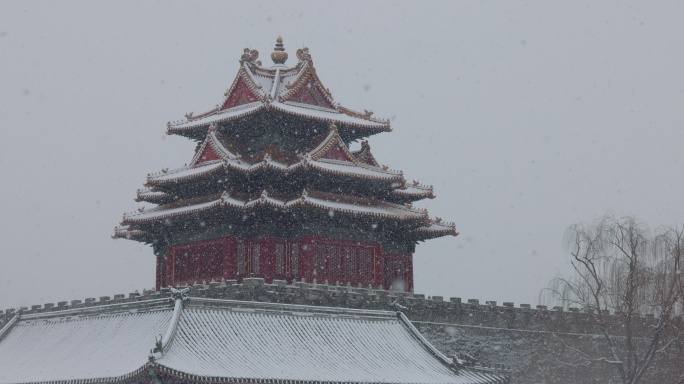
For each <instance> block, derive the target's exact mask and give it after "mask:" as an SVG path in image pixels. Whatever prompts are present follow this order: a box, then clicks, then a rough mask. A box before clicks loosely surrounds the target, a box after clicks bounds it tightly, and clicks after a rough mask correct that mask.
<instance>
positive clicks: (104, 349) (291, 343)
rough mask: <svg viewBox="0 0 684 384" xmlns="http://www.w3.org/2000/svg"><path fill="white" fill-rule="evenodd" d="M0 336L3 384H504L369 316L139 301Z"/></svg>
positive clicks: (26, 325)
mask: <svg viewBox="0 0 684 384" xmlns="http://www.w3.org/2000/svg"><path fill="white" fill-rule="evenodd" d="M175 292H176V293H178V292H180V291H175ZM5 333H6V334H5V336H4V338H1V339H0V383H3V384H4V383H36V382H54V383H59V382H68V383H95V382H105V381H106V382H122V381H124V380H134V381H135V380H137V379H143V378H148V377H150V375H156V376H157V377H158V378H159V377H160V375H162V376H165V377H168V378H171V379H174V378H175V379H179V378H180V379H184V381H186V382H206V381H220V382H232V383H274V382H278V383H283V384H292V383H296V382H308V383H406V384H408V383H416V384H418V383H426V384H427V383H453V384H459V383H463V384H465V383H483V384H485V383H504V382H505V378H503V377H501V376H498V375H494V374H491V373H484V372H480V371H477V370H472V369H469V368H464V367H457V366H456V365H454V364H453V363H452V360H451V359H450V358H447V357H446V356H444V355H442V354H441V353H440V352H439V351H437V350H436V349H435V348H434V347H433V346H432V345H431V344H430V343H429V342H428V341H427V340H426V339H425V338H423V337H422V336H421V335H420V333H419V332H418V331H417V330H416V329H415V327H413V325H412V324H411V323H410V322H409V321H408V319H406V317H405V316H404V315H403V314H395V313H394V312H387V311H377V310H375V311H373V310H357V309H344V308H328V307H312V306H303V305H292V304H272V303H256V302H244V301H233V300H224V299H207V298H196V297H192V298H185V299H182V298H181V295H177V296H176V297H175V301H171V302H169V300H166V299H143V300H141V301H138V302H134V303H125V304H113V305H100V306H98V305H96V306H95V307H86V308H81V309H70V310H63V311H56V312H47V313H37V314H32V315H27V316H25V317H24V318H21V319H20V320H19V321H17V322H16V323H15V324H13V325H11V327H10V329H9V330H7V331H5ZM155 346H156V348H155ZM152 349H154V351H152Z"/></svg>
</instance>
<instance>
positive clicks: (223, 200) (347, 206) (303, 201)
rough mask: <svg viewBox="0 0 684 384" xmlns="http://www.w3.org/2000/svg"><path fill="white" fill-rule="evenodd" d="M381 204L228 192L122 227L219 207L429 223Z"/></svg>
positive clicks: (420, 213)
mask: <svg viewBox="0 0 684 384" xmlns="http://www.w3.org/2000/svg"><path fill="white" fill-rule="evenodd" d="M377 203H378V204H376V205H373V206H368V207H369V209H364V208H365V206H363V205H355V204H352V203H347V202H342V203H341V202H339V201H328V200H327V199H324V198H318V197H315V196H309V195H308V193H307V192H306V191H304V192H303V193H302V195H301V196H300V197H298V198H294V199H290V200H278V199H274V198H271V197H269V196H268V195H267V194H266V193H265V191H264V193H263V194H262V196H261V197H259V198H257V199H253V200H248V201H242V200H237V199H234V198H232V197H230V196H229V194H228V192H224V193H223V195H222V196H221V197H220V198H219V199H215V200H210V201H206V202H203V203H198V204H192V205H187V206H179V207H173V208H165V207H164V206H159V207H155V208H152V209H151V210H148V211H145V210H142V211H137V212H135V211H134V212H129V213H125V214H124V216H123V220H122V223H121V224H122V226H125V225H131V224H143V223H149V222H155V221H160V220H165V219H170V218H174V217H178V216H187V215H192V214H196V213H200V212H204V211H209V210H213V209H216V208H230V209H236V210H246V209H252V208H255V207H257V206H270V207H273V208H276V209H279V210H285V211H288V210H292V209H296V208H307V207H313V208H318V209H322V210H332V211H335V212H339V213H343V214H350V215H357V214H360V215H364V216H370V217H380V218H386V219H397V220H409V221H410V220H427V219H428V214H427V211H425V210H417V209H413V208H408V207H406V206H403V205H399V204H393V203H387V202H383V201H378V202H377ZM371 210H395V211H397V212H395V213H392V212H371Z"/></svg>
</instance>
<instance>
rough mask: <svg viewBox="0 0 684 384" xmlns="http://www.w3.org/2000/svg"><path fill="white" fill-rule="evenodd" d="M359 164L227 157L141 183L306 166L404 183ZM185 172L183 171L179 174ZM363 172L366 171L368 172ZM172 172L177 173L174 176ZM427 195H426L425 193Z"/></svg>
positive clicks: (289, 170) (285, 170) (393, 175)
mask: <svg viewBox="0 0 684 384" xmlns="http://www.w3.org/2000/svg"><path fill="white" fill-rule="evenodd" d="M362 164H363V163H359V164H353V163H347V162H342V161H335V160H330V159H320V160H313V159H312V160H307V159H303V160H301V161H299V162H296V163H293V164H290V165H286V164H283V163H279V162H275V161H272V160H270V159H265V160H263V161H260V162H258V163H254V164H248V163H244V162H242V161H241V160H239V159H231V160H211V161H207V162H204V163H200V164H195V165H194V166H187V167H183V168H178V169H175V170H170V171H167V172H166V173H163V172H162V173H155V174H151V175H150V176H148V177H147V181H146V182H145V185H146V186H148V187H150V186H151V187H157V186H163V185H166V184H172V185H175V184H178V183H180V182H185V181H188V180H194V179H199V178H202V177H205V176H208V175H212V174H214V173H216V172H219V171H221V170H223V171H231V170H233V171H238V172H243V173H245V174H254V173H257V172H261V171H278V172H282V173H283V174H285V175H287V174H289V173H293V172H296V171H300V170H303V169H306V168H307V167H310V168H312V169H314V170H316V171H319V172H325V173H328V174H331V175H334V176H347V177H358V178H360V179H365V180H371V181H386V182H399V183H402V184H403V182H405V179H404V177H403V174H402V173H401V171H399V172H397V171H393V170H384V169H382V168H377V167H373V166H365V165H362ZM331 166H333V167H334V166H339V167H340V168H337V169H332V168H331ZM356 167H358V168H361V169H363V170H365V171H368V172H370V173H374V174H365V173H359V172H355V170H354V169H355V168H356ZM183 172H186V174H182V173H183ZM368 172H366V173H368ZM175 174H180V175H178V176H174V175H175ZM403 194H404V195H407V196H413V195H414V194H413V193H411V192H406V193H403ZM426 197H429V196H426Z"/></svg>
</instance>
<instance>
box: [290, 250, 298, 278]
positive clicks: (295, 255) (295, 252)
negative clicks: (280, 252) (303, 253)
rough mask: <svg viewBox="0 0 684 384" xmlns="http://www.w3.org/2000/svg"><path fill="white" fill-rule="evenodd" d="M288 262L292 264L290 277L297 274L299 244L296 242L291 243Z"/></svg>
mask: <svg viewBox="0 0 684 384" xmlns="http://www.w3.org/2000/svg"><path fill="white" fill-rule="evenodd" d="M290 263H291V264H292V267H291V268H292V277H296V276H299V245H298V244H297V243H293V244H292V255H291V256H290Z"/></svg>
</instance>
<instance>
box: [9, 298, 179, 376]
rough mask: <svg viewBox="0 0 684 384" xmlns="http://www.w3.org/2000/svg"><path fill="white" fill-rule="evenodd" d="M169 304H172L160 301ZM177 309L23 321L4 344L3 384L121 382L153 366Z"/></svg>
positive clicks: (56, 315)
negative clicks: (158, 341) (155, 349)
mask: <svg viewBox="0 0 684 384" xmlns="http://www.w3.org/2000/svg"><path fill="white" fill-rule="evenodd" d="M160 301H162V302H164V303H166V302H167V300H160ZM170 318H171V310H170V308H169V307H168V306H164V307H162V308H157V309H155V310H148V311H143V310H141V309H138V308H137V309H135V310H130V311H129V310H126V309H125V308H123V307H122V306H112V307H110V308H101V309H99V310H98V311H96V312H95V313H93V312H90V313H89V312H87V311H64V312H63V313H61V314H60V313H52V314H50V316H40V315H38V316H31V317H27V318H26V319H22V320H21V321H18V322H17V323H16V324H15V325H14V326H13V327H12V328H11V329H10V330H9V331H8V333H7V335H6V336H5V337H4V338H3V339H2V340H0V383H3V384H4V383H25V382H46V381H76V380H84V379H96V378H110V377H119V376H123V375H126V374H132V373H135V372H136V371H138V370H139V369H140V368H141V367H142V366H143V365H144V364H145V362H146V361H147V356H148V354H149V351H150V348H151V347H152V346H154V336H156V335H158V334H160V333H162V332H164V330H165V329H166V327H167V325H168V323H169V319H170Z"/></svg>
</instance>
